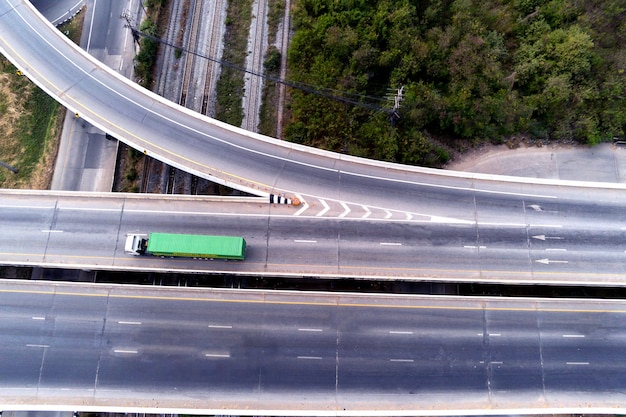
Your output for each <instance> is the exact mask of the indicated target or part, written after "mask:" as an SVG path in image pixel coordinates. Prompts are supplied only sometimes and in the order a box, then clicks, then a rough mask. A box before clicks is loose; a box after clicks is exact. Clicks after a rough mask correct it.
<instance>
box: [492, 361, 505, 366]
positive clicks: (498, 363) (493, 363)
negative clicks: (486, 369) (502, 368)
mask: <svg viewBox="0 0 626 417" xmlns="http://www.w3.org/2000/svg"><path fill="white" fill-rule="evenodd" d="M489 363H491V364H492V365H502V364H503V363H504V362H501V361H491V362H489Z"/></svg>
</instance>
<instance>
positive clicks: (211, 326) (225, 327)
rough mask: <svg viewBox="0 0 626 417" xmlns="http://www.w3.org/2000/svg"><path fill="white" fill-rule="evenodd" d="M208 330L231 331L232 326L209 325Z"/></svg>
mask: <svg viewBox="0 0 626 417" xmlns="http://www.w3.org/2000/svg"><path fill="white" fill-rule="evenodd" d="M209 328H210V329H232V328H233V326H230V325H228V324H209Z"/></svg>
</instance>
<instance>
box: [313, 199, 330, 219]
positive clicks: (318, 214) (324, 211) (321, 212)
mask: <svg viewBox="0 0 626 417" xmlns="http://www.w3.org/2000/svg"><path fill="white" fill-rule="evenodd" d="M320 203H322V205H323V206H324V208H323V209H322V211H320V212H319V213H317V214H316V216H317V217H321V216H323V215H324V214H326V212H327V211H328V210H330V206H329V205H328V204H326V201H324V200H320Z"/></svg>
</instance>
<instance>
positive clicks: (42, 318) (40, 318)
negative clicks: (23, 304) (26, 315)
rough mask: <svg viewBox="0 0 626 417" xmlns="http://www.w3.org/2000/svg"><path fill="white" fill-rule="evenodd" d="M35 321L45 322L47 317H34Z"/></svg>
mask: <svg viewBox="0 0 626 417" xmlns="http://www.w3.org/2000/svg"><path fill="white" fill-rule="evenodd" d="M32 319H33V320H45V319H46V318H45V317H39V316H34V317H32Z"/></svg>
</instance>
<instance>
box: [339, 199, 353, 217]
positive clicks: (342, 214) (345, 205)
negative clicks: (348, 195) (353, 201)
mask: <svg viewBox="0 0 626 417" xmlns="http://www.w3.org/2000/svg"><path fill="white" fill-rule="evenodd" d="M339 204H341V206H342V207H343V208H344V212H343V213H341V214H340V215H339V217H340V218H341V217H346V216H347V215H348V213H350V211H352V210H350V207H348V205H347V204H346V203H344V202H343V201H340V202H339Z"/></svg>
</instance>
